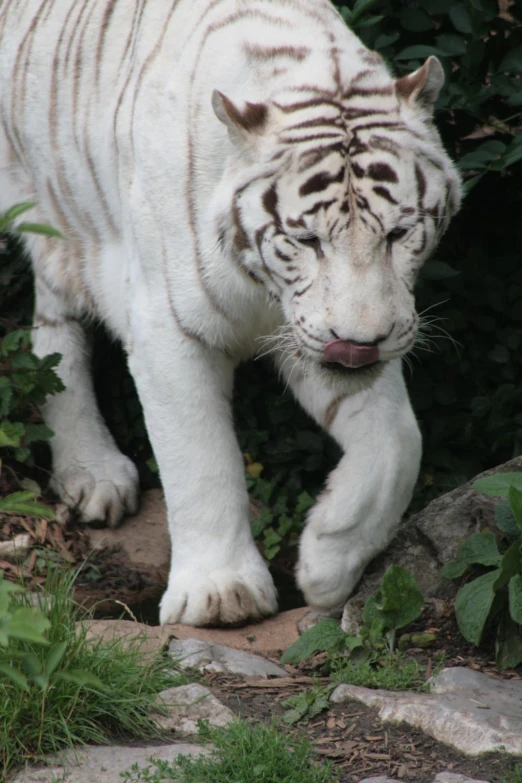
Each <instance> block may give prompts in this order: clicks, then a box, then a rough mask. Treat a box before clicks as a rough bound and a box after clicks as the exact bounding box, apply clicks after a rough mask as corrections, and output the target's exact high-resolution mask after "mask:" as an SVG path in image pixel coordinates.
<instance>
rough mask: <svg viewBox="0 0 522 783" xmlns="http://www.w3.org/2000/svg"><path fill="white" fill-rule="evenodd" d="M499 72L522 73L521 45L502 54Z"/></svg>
mask: <svg viewBox="0 0 522 783" xmlns="http://www.w3.org/2000/svg"><path fill="white" fill-rule="evenodd" d="M498 70H499V72H502V73H505V72H506V71H507V72H509V73H522V46H516V47H515V48H514V49H511V50H510V51H509V52H507V54H505V55H504V57H503V59H502V61H501V63H500V65H499V66H498Z"/></svg>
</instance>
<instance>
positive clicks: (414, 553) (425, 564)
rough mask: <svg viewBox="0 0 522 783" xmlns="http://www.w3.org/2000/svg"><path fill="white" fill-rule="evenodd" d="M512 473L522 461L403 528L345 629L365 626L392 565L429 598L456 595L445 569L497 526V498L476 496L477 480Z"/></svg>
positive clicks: (347, 615) (374, 567) (352, 605)
mask: <svg viewBox="0 0 522 783" xmlns="http://www.w3.org/2000/svg"><path fill="white" fill-rule="evenodd" d="M507 471H513V472H516V471H522V457H517V458H516V459H513V460H511V461H510V462H506V463H505V464H504V465H499V466H498V467H496V468H494V469H493V470H488V471H486V472H485V473H481V474H480V475H479V476H476V477H475V478H474V479H472V481H469V482H468V483H467V484H463V485H462V486H461V487H458V488H457V489H455V490H453V491H452V492H448V493H447V494H446V495H442V496H441V497H439V498H436V499H435V500H433V501H432V502H431V503H430V504H429V505H428V506H426V508H425V509H423V510H422V511H421V512H419V513H418V514H415V515H413V516H412V517H410V519H408V520H407V521H406V522H405V523H404V524H402V525H401V526H400V528H399V531H398V533H397V535H396V537H395V538H394V539H393V541H392V542H391V544H390V545H389V546H388V548H387V549H386V551H385V552H383V553H382V554H381V555H379V556H378V557H376V558H375V560H373V561H372V562H371V563H370V565H369V566H368V568H367V569H366V571H365V572H364V574H363V577H362V579H361V581H360V583H359V586H358V587H357V592H356V593H355V594H354V595H353V596H352V597H351V598H349V599H348V601H347V603H346V605H345V607H344V611H343V619H342V621H341V627H342V628H343V630H346V631H347V632H350V631H353V629H354V628H355V629H356V628H357V626H358V624H360V620H361V613H362V607H363V606H364V603H365V601H366V599H367V598H368V596H370V595H371V594H372V593H373V592H375V590H376V589H377V587H378V586H379V584H380V582H381V579H382V577H383V574H384V572H385V571H386V569H387V568H388V567H389V566H391V565H399V566H402V567H403V568H407V569H408V570H409V571H410V572H411V573H412V574H413V576H414V577H415V579H416V581H417V584H418V586H419V589H420V591H421V593H422V594H423V596H424V598H430V597H432V596H437V597H439V598H447V597H453V596H454V595H455V593H456V591H457V589H458V583H457V582H455V581H450V580H448V579H444V578H443V576H442V575H441V569H442V566H443V565H444V564H445V563H448V562H449V561H450V560H454V559H456V557H457V556H458V554H459V552H460V548H461V546H462V544H463V542H464V541H465V540H466V538H468V537H469V536H471V535H473V533H478V532H479V531H480V530H481V528H484V527H490V528H491V527H492V528H494V527H495V516H494V507H495V504H496V502H497V499H496V498H492V497H488V496H486V495H483V494H482V493H480V492H476V491H475V490H474V489H473V482H474V481H476V479H478V478H485V477H486V476H490V475H493V474H495V473H504V472H507Z"/></svg>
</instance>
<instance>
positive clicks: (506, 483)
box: [473, 473, 522, 497]
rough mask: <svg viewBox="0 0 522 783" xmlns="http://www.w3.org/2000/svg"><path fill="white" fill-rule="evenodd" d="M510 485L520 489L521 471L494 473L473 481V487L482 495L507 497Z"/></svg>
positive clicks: (521, 483)
mask: <svg viewBox="0 0 522 783" xmlns="http://www.w3.org/2000/svg"><path fill="white" fill-rule="evenodd" d="M510 487H516V488H517V489H522V473H495V474H494V475H493V476H488V477H487V478H483V479H478V481H474V482H473V489H476V490H478V491H479V492H483V493H484V495H499V496H501V497H507V496H508V495H509V488H510Z"/></svg>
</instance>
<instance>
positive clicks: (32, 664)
mask: <svg viewBox="0 0 522 783" xmlns="http://www.w3.org/2000/svg"><path fill="white" fill-rule="evenodd" d="M21 660H22V664H23V666H24V669H25V671H26V672H27V675H28V676H29V677H31V679H33V680H34V678H35V677H38V676H39V675H40V674H42V666H41V664H40V661H39V660H38V657H37V656H36V655H35V654H34V653H25V654H24V655H22V656H21Z"/></svg>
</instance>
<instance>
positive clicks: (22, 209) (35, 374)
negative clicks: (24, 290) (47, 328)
mask: <svg viewBox="0 0 522 783" xmlns="http://www.w3.org/2000/svg"><path fill="white" fill-rule="evenodd" d="M33 207H34V203H33V202H24V203H22V204H16V205H15V206H14V207H12V208H11V209H9V210H8V211H7V212H5V213H4V214H3V215H0V235H2V234H5V233H6V232H9V233H10V234H13V235H22V234H24V233H33V234H43V235H45V236H53V237H60V236H61V234H60V233H59V232H58V231H56V230H55V229H53V228H52V227H51V226H46V225H43V224H40V223H30V222H20V218H21V216H22V215H24V214H25V213H26V212H27V211H30V210H31V209H32V208H33ZM8 280H9V282H11V278H10V277H9V273H8ZM7 324H8V322H7V321H3V324H2V325H3V330H4V336H3V337H2V338H1V339H0V449H6V452H5V453H6V454H7V455H8V456H11V457H13V458H14V460H16V461H17V462H25V463H27V462H30V461H31V457H32V455H31V449H30V448H29V447H30V446H31V444H32V443H34V442H35V441H41V440H46V439H48V438H50V437H51V436H52V434H53V433H52V431H51V430H50V429H49V428H48V427H46V426H45V424H42V423H41V421H40V415H39V413H38V406H39V405H42V403H43V402H44V401H45V398H46V397H47V396H48V395H49V394H56V393H57V392H59V391H62V390H63V388H64V387H63V384H62V382H61V380H60V378H59V377H58V376H57V374H56V372H55V371H54V368H55V367H56V366H57V365H58V363H59V361H60V355H59V354H51V355H50V356H45V357H44V358H43V359H39V358H38V357H37V356H35V355H34V353H32V351H31V331H30V330H29V329H27V328H22V329H11V330H8V329H6V327H7ZM0 466H1V462H0Z"/></svg>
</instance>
